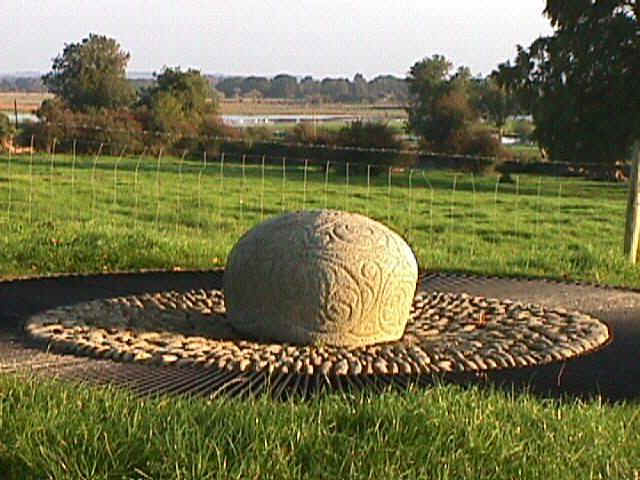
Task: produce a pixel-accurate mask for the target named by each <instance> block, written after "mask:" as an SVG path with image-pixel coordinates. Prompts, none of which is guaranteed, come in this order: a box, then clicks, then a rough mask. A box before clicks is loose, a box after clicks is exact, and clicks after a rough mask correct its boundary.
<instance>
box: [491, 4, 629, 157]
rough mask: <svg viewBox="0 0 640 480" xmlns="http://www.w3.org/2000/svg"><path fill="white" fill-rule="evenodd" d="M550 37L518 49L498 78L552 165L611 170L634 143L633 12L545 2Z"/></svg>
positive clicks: (604, 6) (617, 6)
mask: <svg viewBox="0 0 640 480" xmlns="http://www.w3.org/2000/svg"><path fill="white" fill-rule="evenodd" d="M544 12H545V14H546V15H547V16H548V17H549V18H550V20H551V23H552V25H553V27H554V29H555V31H554V34H553V35H551V36H548V37H541V38H538V39H537V40H536V41H534V42H533V43H532V44H531V45H530V46H529V48H528V49H525V48H523V47H521V46H518V53H517V57H516V59H515V60H514V62H513V63H511V62H506V63H504V64H502V65H500V67H499V70H498V73H497V77H498V79H499V81H500V82H501V83H502V84H503V85H505V86H506V87H507V88H509V89H510V90H512V91H513V92H515V93H516V94H517V95H518V100H519V102H520V103H521V105H522V106H523V107H524V108H525V109H526V110H528V111H530V112H531V114H532V115H533V119H534V122H535V125H536V129H535V132H534V136H535V138H536V140H537V141H538V142H539V144H540V146H541V147H543V148H544V149H546V150H547V151H548V153H549V154H550V156H551V157H552V158H553V159H555V160H564V161H574V162H600V163H611V162H615V161H618V160H623V159H625V158H626V157H627V155H628V152H629V148H630V146H631V144H632V143H633V142H634V141H635V140H638V139H639V138H640V29H639V25H638V19H639V14H640V6H639V5H638V3H637V2H636V1H635V0H547V6H546V9H545V11H544Z"/></svg>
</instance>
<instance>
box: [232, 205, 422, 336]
mask: <svg viewBox="0 0 640 480" xmlns="http://www.w3.org/2000/svg"><path fill="white" fill-rule="evenodd" d="M417 276H418V266H417V263H416V260H415V256H414V255H413V252H412V251H411V249H410V247H409V246H408V245H407V244H406V242H405V241H404V240H403V239H402V238H401V237H400V236H399V235H397V234H396V233H395V232H393V231H392V230H390V229H389V228H387V227H386V226H384V225H382V224H381V223H378V222H376V221H374V220H371V219H369V218H367V217H365V216H362V215H358V214H354V213H347V212H341V211H335V210H319V211H307V212H296V213H291V214H288V215H284V216H281V217H277V218H274V219H271V220H268V221H266V222H264V223H262V224H260V225H258V226H257V227H255V228H253V229H252V230H250V231H249V232H247V233H246V234H245V235H243V237H242V238H241V239H240V240H239V241H238V243H237V244H236V245H235V246H234V248H233V250H232V251H231V254H230V255H229V259H228V262H227V267H226V270H225V277H224V288H225V305H226V309H227V312H228V315H229V318H230V319H231V321H232V323H233V325H234V328H236V329H237V330H238V331H240V332H243V333H245V334H247V335H250V336H252V337H256V338H261V339H268V340H276V341H281V342H290V343H298V344H310V343H311V344H313V343H315V344H317V343H324V344H329V345H340V346H353V347H355V346H361V345H367V344H371V343H378V342H385V341H392V340H396V339H398V338H399V337H400V336H402V334H403V332H404V328H405V325H406V322H407V320H408V318H409V312H410V308H411V303H412V300H413V296H414V293H415V288H416V281H417Z"/></svg>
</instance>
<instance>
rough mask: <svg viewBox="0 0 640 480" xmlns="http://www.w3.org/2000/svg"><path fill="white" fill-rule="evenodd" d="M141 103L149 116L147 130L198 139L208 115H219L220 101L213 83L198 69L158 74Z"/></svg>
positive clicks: (171, 70) (169, 69)
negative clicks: (217, 112)
mask: <svg viewBox="0 0 640 480" xmlns="http://www.w3.org/2000/svg"><path fill="white" fill-rule="evenodd" d="M155 80H156V81H155V84H154V85H153V86H152V87H150V88H148V89H146V90H145V91H144V92H143V94H142V97H141V100H140V103H141V106H142V107H143V111H145V110H146V113H147V121H146V122H145V123H146V124H147V128H149V129H150V130H154V131H159V132H163V133H167V134H170V135H172V136H173V137H174V140H179V139H180V138H182V137H187V136H188V137H195V136H197V134H198V131H199V130H200V128H201V126H202V125H203V124H204V123H205V121H206V120H207V117H208V116H215V114H216V108H217V102H216V97H215V95H214V92H213V89H212V88H211V85H210V84H209V81H208V80H207V79H206V78H205V77H204V76H203V75H202V74H201V73H200V71H198V70H194V69H189V70H187V71H182V70H181V69H180V67H175V68H169V67H165V69H164V70H163V71H162V72H161V73H160V74H156V75H155Z"/></svg>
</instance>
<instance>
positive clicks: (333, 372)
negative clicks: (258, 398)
mask: <svg viewBox="0 0 640 480" xmlns="http://www.w3.org/2000/svg"><path fill="white" fill-rule="evenodd" d="M25 330H26V332H27V334H28V336H29V337H31V338H32V339H33V340H36V341H38V342H40V343H43V344H45V345H46V346H47V348H49V349H52V350H54V351H58V352H67V353H73V354H76V355H84V356H91V357H96V358H108V359H112V360H116V361H122V362H144V363H151V364H159V365H162V364H172V365H189V366H193V365H197V366H202V367H210V368H218V369H226V370H229V371H238V372H265V373H269V374H274V373H275V374H286V373H296V374H303V375H314V374H323V375H326V376H344V375H395V374H402V375H418V374H433V373H438V372H474V371H486V370H494V369H503V368H515V367H526V366H534V365H541V364H545V363H549V362H553V361H560V360H566V359H569V358H571V357H575V356H579V355H584V354H586V353H589V352H591V351H594V350H596V349H598V348H600V347H602V346H603V345H604V344H606V343H607V342H608V340H609V338H610V333H609V329H608V327H607V326H606V325H605V324H604V323H602V322H601V321H599V320H597V319H595V318H593V317H591V316H589V315H586V314H584V313H580V312H575V311H573V312H570V311H566V310H564V309H559V308H546V307H542V306H539V305H535V304H526V303H520V302H515V301H509V300H498V299H493V298H485V297H477V296H471V295H467V294H455V293H444V292H418V294H417V295H416V296H415V298H414V302H413V306H412V310H411V314H410V319H409V321H408V323H407V327H406V329H405V333H404V335H403V337H402V338H401V339H400V340H398V341H395V342H388V343H381V344H376V345H370V346H364V347H357V348H344V347H332V346H323V345H316V346H300V345H289V344H281V343H267V342H259V341H253V340H248V339H246V338H242V336H241V335H239V334H238V333H236V332H235V331H234V330H233V328H232V327H231V325H230V323H229V322H228V321H227V319H226V316H225V309H224V297H223V293H222V291H220V290H203V289H199V290H191V291H188V292H176V291H166V292H160V293H156V294H144V295H137V296H126V297H117V298H109V299H102V300H94V301H91V302H85V303H80V304H76V305H70V306H63V307H58V308H55V309H51V310H47V311H44V312H41V313H39V314H37V315H34V316H32V317H30V318H29V319H28V320H27V322H26V324H25Z"/></svg>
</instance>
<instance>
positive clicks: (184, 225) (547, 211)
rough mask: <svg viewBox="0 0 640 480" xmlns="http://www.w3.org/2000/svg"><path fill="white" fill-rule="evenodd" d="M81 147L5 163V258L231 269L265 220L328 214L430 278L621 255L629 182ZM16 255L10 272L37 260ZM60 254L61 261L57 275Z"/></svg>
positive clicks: (579, 263)
mask: <svg viewBox="0 0 640 480" xmlns="http://www.w3.org/2000/svg"><path fill="white" fill-rule="evenodd" d="M77 142H78V144H76V142H74V145H73V148H72V149H71V153H65V154H59V153H56V145H55V141H53V142H52V144H51V146H50V148H49V151H48V152H46V153H38V152H35V151H33V150H32V149H31V150H30V151H28V152H27V153H23V154H20V155H16V154H11V153H7V154H5V155H2V156H0V229H1V231H2V236H3V239H4V242H5V245H4V247H3V250H4V251H5V252H7V251H12V252H15V250H16V248H17V247H16V246H15V245H16V243H17V242H32V243H33V244H34V245H35V246H34V245H32V246H31V248H30V249H27V248H26V247H25V248H22V247H20V249H19V250H20V251H21V252H23V253H22V255H23V257H24V256H25V255H27V256H28V255H32V256H33V257H34V261H36V262H39V264H38V265H36V269H37V270H38V271H40V270H47V269H50V270H51V269H57V270H65V271H67V270H73V269H77V268H81V269H87V268H89V269H91V268H94V267H91V266H83V264H82V261H83V259H82V258H79V257H82V256H91V255H92V253H91V252H92V251H93V250H92V248H93V249H94V250H95V251H100V252H103V253H102V255H103V256H105V257H106V258H105V261H104V263H105V264H104V265H103V266H102V268H103V269H106V270H108V269H118V268H154V267H166V268H169V267H180V268H182V267H184V268H191V267H197V268H208V267H212V266H214V265H222V264H224V260H225V258H226V255H227V253H228V252H229V250H230V249H231V247H232V246H233V244H234V243H235V241H237V240H238V239H239V237H240V236H241V235H242V234H243V233H244V232H245V231H246V230H248V229H249V228H251V227H252V226H254V225H256V224H257V223H259V222H261V221H263V220H265V219H267V218H269V217H272V216H275V215H280V214H282V213H285V212H291V211H296V210H309V209H320V208H331V209H340V210H347V211H351V212H357V213H361V214H364V215H367V216H369V217H372V218H374V219H376V220H379V221H381V222H383V223H385V224H387V225H388V226H389V227H391V228H393V229H394V230H396V231H397V232H399V233H400V234H401V235H402V236H403V237H404V238H405V239H406V240H407V241H408V243H409V244H410V245H411V246H412V247H413V249H414V251H415V252H416V255H417V257H418V259H419V261H420V263H421V265H422V267H423V268H449V269H460V270H478V269H483V268H485V269H486V265H487V264H488V263H489V264H491V265H493V267H492V269H493V270H496V266H498V267H497V269H499V270H500V271H504V272H514V273H519V274H537V273H544V272H547V271H549V269H552V270H553V269H555V270H554V271H556V272H562V271H563V270H566V271H567V272H569V273H570V272H571V271H574V270H575V269H577V268H581V269H588V268H589V265H590V263H593V264H594V265H595V264H598V262H602V259H603V258H605V257H607V256H616V255H617V252H618V250H621V244H622V236H623V233H622V228H623V218H624V203H625V197H624V195H625V188H624V186H621V185H614V184H605V183H602V182H600V183H596V182H588V181H586V180H581V179H568V178H554V177H546V176H532V175H516V176H512V177H511V178H505V177H501V176H498V175H476V174H474V173H470V172H469V173H465V172H459V171H452V170H450V169H448V168H446V166H445V167H443V168H438V166H437V165H435V166H433V165H432V166H431V168H397V167H391V166H383V167H381V166H380V165H378V164H375V163H374V164H361V163H350V162H348V161H346V162H331V161H324V160H316V159H314V158H287V157H284V156H283V157H279V156H278V157H276V156H267V155H252V154H244V153H239V152H231V153H229V152H221V153H220V154H218V155H215V156H208V155H207V154H206V153H203V154H202V156H201V157H200V158H194V157H193V156H188V155H187V154H186V152H185V153H184V154H183V155H178V156H176V155H167V154H165V153H163V152H162V150H160V151H159V152H153V154H152V153H151V152H148V151H146V150H145V151H142V152H137V153H135V154H131V152H128V149H127V148H126V146H124V147H122V148H120V150H119V151H116V152H114V151H113V149H109V154H107V153H105V152H106V151H107V150H106V148H105V147H104V145H93V146H91V148H92V153H91V154H82V155H80V154H78V153H77V151H81V150H82V151H85V152H86V151H87V150H88V149H89V146H87V145H82V148H78V147H79V143H80V142H81V140H78V141H77ZM92 242H93V243H92ZM94 244H95V245H94ZM38 245H40V247H38V248H41V249H45V252H44V253H43V252H41V251H35V250H34V249H35V248H36V247H37V246H38ZM111 250H118V252H116V253H117V254H116V253H114V252H112V251H111ZM12 255H13V257H12V258H5V262H0V264H2V263H4V265H1V268H3V269H5V270H8V271H11V270H12V268H13V267H11V265H9V264H11V263H12V262H13V264H15V265H18V264H20V265H24V264H25V263H27V262H28V261H29V259H25V258H17V257H20V256H19V255H17V254H15V253H13V254H12ZM47 255H49V258H50V259H51V261H52V262H53V264H52V265H44V266H43V265H42V263H43V262H44V260H43V259H42V258H46V256H47ZM43 256H44V257H43ZM61 256H62V257H61ZM123 256H128V257H127V258H129V257H130V258H129V259H128V260H127V259H123ZM134 257H135V258H134ZM113 258H116V260H113ZM38 259H39V260H38ZM56 262H57V263H56ZM65 262H66V263H65ZM167 263H170V265H168V264H167ZM7 265H9V266H7ZM78 265H80V266H78ZM92 265H93V264H92ZM15 268H16V269H18V266H16V267H15ZM20 268H22V267H20ZM96 268H97V267H96Z"/></svg>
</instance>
